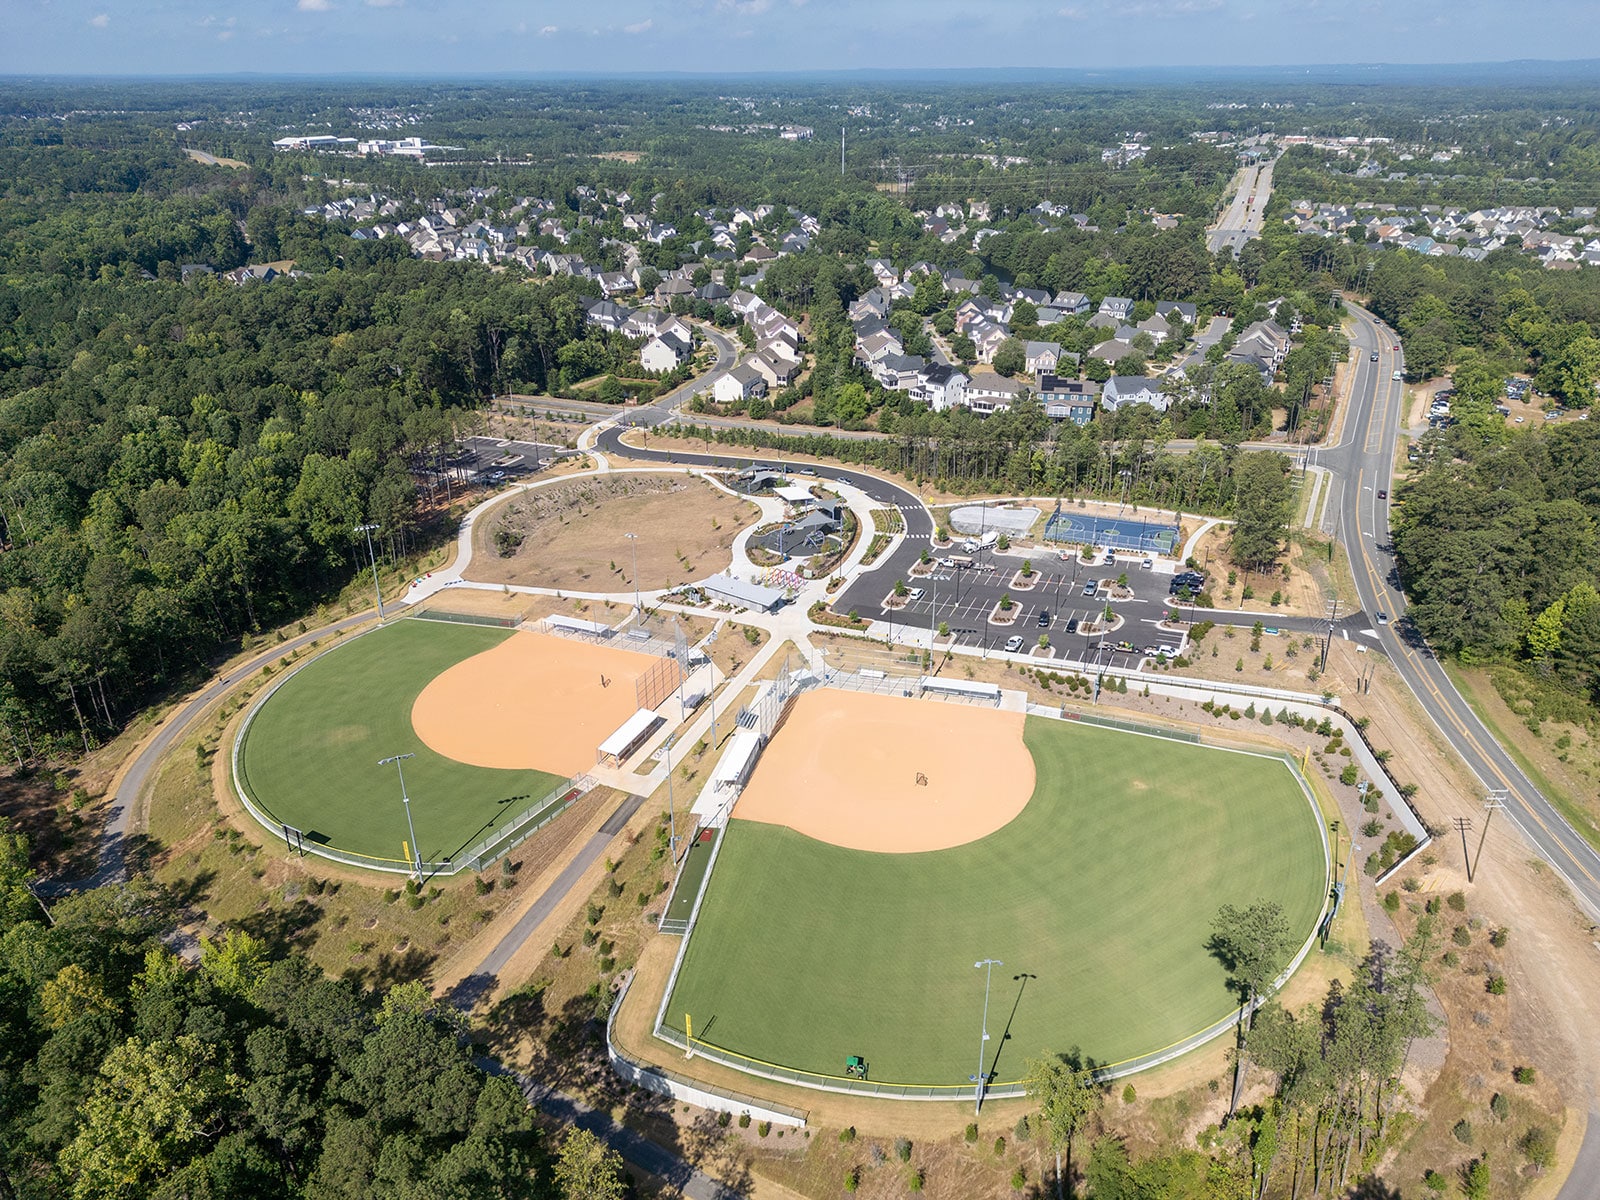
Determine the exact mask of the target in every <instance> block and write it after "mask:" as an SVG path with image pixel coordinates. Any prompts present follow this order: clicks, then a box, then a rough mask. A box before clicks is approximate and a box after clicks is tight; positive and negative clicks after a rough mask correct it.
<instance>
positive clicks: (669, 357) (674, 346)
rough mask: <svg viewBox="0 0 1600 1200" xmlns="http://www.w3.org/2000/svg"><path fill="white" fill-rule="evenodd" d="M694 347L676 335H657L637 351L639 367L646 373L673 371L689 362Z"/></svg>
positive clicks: (669, 333)
mask: <svg viewBox="0 0 1600 1200" xmlns="http://www.w3.org/2000/svg"><path fill="white" fill-rule="evenodd" d="M693 354H694V345H693V344H692V343H691V342H690V341H689V340H688V339H686V338H682V337H679V336H678V335H677V334H676V333H671V332H668V333H658V334H656V335H655V336H654V337H652V338H651V339H650V340H649V341H648V342H646V343H645V344H644V348H643V349H642V350H640V351H639V365H640V366H642V367H643V368H644V369H645V370H646V371H661V372H666V371H675V370H677V369H678V368H679V367H681V366H682V365H683V364H684V363H686V362H688V361H689V358H690V356H692V355H693Z"/></svg>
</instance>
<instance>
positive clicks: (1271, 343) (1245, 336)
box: [1228, 321, 1290, 374]
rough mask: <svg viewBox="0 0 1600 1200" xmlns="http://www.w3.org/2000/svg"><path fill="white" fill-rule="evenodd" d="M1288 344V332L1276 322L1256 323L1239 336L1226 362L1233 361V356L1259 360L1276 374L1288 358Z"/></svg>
mask: <svg viewBox="0 0 1600 1200" xmlns="http://www.w3.org/2000/svg"><path fill="white" fill-rule="evenodd" d="M1289 343H1290V337H1289V331H1288V330H1287V329H1285V328H1284V327H1283V326H1282V325H1279V324H1278V323H1277V322H1276V321H1257V322H1256V323H1255V324H1253V325H1251V326H1249V327H1248V328H1246V329H1245V331H1244V332H1243V333H1241V334H1240V335H1239V339H1238V341H1236V342H1235V343H1234V346H1233V350H1232V351H1230V352H1229V354H1228V360H1229V361H1230V362H1231V361H1233V360H1234V356H1235V355H1240V356H1253V357H1256V358H1260V359H1262V360H1263V361H1265V362H1267V363H1269V364H1270V365H1271V367H1272V372H1273V374H1276V373H1277V370H1278V368H1279V367H1281V366H1282V365H1283V360H1284V358H1285V357H1287V356H1288V353H1289Z"/></svg>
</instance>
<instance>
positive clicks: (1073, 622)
mask: <svg viewBox="0 0 1600 1200" xmlns="http://www.w3.org/2000/svg"><path fill="white" fill-rule="evenodd" d="M1067 632H1068V633H1077V632H1078V618H1077V617H1072V618H1071V619H1069V620H1068V621H1067Z"/></svg>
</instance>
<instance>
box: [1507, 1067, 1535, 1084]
mask: <svg viewBox="0 0 1600 1200" xmlns="http://www.w3.org/2000/svg"><path fill="white" fill-rule="evenodd" d="M1511 1078H1513V1079H1515V1080H1516V1081H1517V1082H1518V1083H1532V1082H1533V1081H1534V1080H1535V1079H1537V1078H1538V1073H1537V1072H1536V1071H1534V1069H1533V1068H1532V1067H1515V1068H1513V1069H1512V1072H1511Z"/></svg>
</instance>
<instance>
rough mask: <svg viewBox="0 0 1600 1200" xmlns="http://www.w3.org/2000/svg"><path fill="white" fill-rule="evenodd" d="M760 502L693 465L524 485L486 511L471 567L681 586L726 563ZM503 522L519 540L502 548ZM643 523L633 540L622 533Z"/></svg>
mask: <svg viewBox="0 0 1600 1200" xmlns="http://www.w3.org/2000/svg"><path fill="white" fill-rule="evenodd" d="M756 511H757V510H756V508H755V506H754V505H752V504H750V503H749V502H748V501H744V500H739V499H736V498H735V497H732V496H729V495H728V494H727V493H725V492H722V491H719V490H718V489H716V488H714V487H712V486H711V485H710V484H708V483H705V482H704V481H703V480H699V479H695V478H693V477H691V476H688V475H671V474H645V473H632V472H619V473H616V474H614V475H606V476H603V477H598V478H596V477H586V478H584V479H581V480H573V481H572V482H570V483H565V484H557V485H554V486H551V487H543V488H536V489H533V490H531V491H527V492H517V493H514V494H512V495H511V496H510V497H508V498H507V500H506V502H505V503H504V504H502V505H499V506H497V507H496V508H495V509H493V510H492V511H490V512H488V513H485V514H484V515H483V516H482V517H480V518H479V520H478V524H477V528H476V529H475V530H474V532H473V558H472V566H471V568H470V571H469V574H470V577H471V578H472V579H474V580H477V581H480V582H486V583H511V584H519V585H524V586H531V587H549V588H568V589H572V590H574V591H585V592H629V591H632V590H633V589H634V582H635V581H634V577H633V562H634V551H635V549H637V551H638V570H639V575H638V586H639V587H640V588H642V589H645V590H652V591H653V590H655V589H657V588H665V587H674V586H677V585H679V584H683V583H688V582H690V581H692V580H695V579H702V578H704V577H705V576H707V575H712V574H715V573H716V572H718V571H721V570H723V569H724V568H726V567H727V566H728V564H729V563H731V562H732V561H733V539H734V537H735V536H736V535H737V534H738V533H739V531H740V530H741V529H742V528H744V526H745V525H746V524H748V523H749V522H750V521H751V520H753V519H754V518H755V514H756ZM502 531H504V532H507V533H509V534H510V535H512V536H514V537H517V538H520V544H519V545H518V546H517V548H516V549H515V550H514V551H513V552H512V553H511V554H510V555H509V556H505V557H502V555H501V553H500V551H499V549H498V548H497V539H498V538H499V536H500V535H501V534H502ZM627 533H637V534H638V535H639V536H638V539H637V541H636V542H634V541H630V539H628V538H627V537H626V536H625V534H627Z"/></svg>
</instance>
